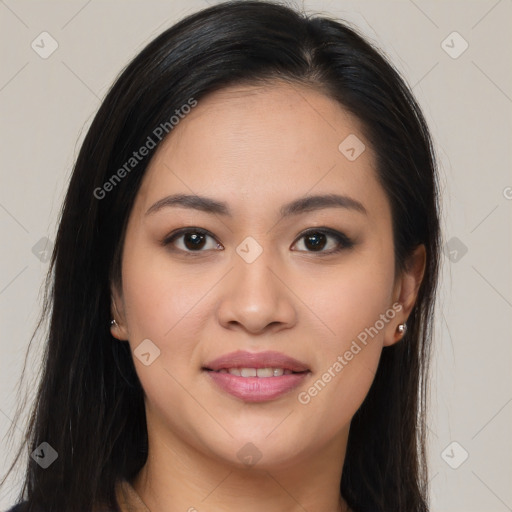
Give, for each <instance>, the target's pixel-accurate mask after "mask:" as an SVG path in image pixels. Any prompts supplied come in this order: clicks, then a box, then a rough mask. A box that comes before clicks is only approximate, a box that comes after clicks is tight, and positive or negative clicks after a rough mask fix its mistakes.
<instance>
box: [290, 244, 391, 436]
mask: <svg viewBox="0 0 512 512" xmlns="http://www.w3.org/2000/svg"><path fill="white" fill-rule="evenodd" d="M380 254H381V255H382V256H381V258H380V259H378V258H374V257H372V258H368V259H366V258H364V257H361V258H360V259H359V260H358V263H354V264H351V265H347V267H346V268H345V269H343V268H340V269H339V271H337V272H335V273H333V274H332V276H331V279H329V282H328V283H327V282H326V283H324V286H323V287H322V288H321V289H320V288H318V289H316V291H315V292H313V294H312V295H310V297H311V300H312V303H313V304H314V311H315V312H318V316H319V317H320V318H321V319H322V321H323V324H325V326H326V327H327V328H328V331H325V332H327V333H328V334H327V335H326V336H324V337H322V338H321V339H319V340H317V346H318V349H317V353H318V354H321V356H319V359H318V361H317V363H318V368H317V371H316V372H315V375H314V377H313V378H312V379H311V381H310V383H309V386H307V387H306V388H305V389H304V390H303V391H302V393H301V394H300V395H299V396H298V397H297V401H298V403H299V404H301V406H302V407H304V409H305V411H307V414H308V415H312V416H315V417H317V418H318V419H319V420H320V421H323V422H325V424H326V425H330V427H327V430H329V429H332V433H334V432H335V431H336V429H338V428H339V427H340V425H343V424H346V423H348V422H349V421H350V419H351V418H352V416H353V415H354V414H355V412H356V411H357V409H358V408H359V406H360V405H361V403H362V402H363V400H364V398H365V396H366V394H367V393H368V391H369V389H370V386H371V384H372V382H373V379H374V376H375V373H376V371H377V367H378V364H379V360H380V355H381V351H382V342H383V335H384V330H385V328H386V327H387V325H388V324H389V322H390V321H391V320H392V318H393V317H394V315H395V312H394V310H393V308H392V304H391V299H392V287H393V270H394V260H393V257H392V252H389V253H386V252H384V253H380ZM386 254H389V256H388V257H386V256H385V255H386ZM386 312H387V313H388V316H386ZM381 315H383V316H384V320H382V318H383V316H381ZM312 428H313V426H312ZM326 434H327V432H326Z"/></svg>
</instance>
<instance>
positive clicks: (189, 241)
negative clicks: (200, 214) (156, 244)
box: [162, 228, 222, 252]
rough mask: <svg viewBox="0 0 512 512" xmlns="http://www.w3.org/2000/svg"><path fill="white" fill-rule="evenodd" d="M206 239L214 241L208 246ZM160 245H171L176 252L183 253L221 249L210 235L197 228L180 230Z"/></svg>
mask: <svg viewBox="0 0 512 512" xmlns="http://www.w3.org/2000/svg"><path fill="white" fill-rule="evenodd" d="M208 239H211V240H213V241H214V242H213V243H210V244H209V246H208ZM162 244H163V245H165V246H170V245H172V246H174V248H175V249H176V250H179V251H183V252H205V251H206V250H211V249H219V248H222V246H221V245H220V244H219V243H218V242H216V241H215V239H214V238H213V236H212V235H210V234H209V233H208V232H207V231H205V230H203V229H198V228H185V229H180V230H179V231H177V232H176V233H173V234H171V235H170V236H168V237H166V238H165V240H164V241H163V242H162Z"/></svg>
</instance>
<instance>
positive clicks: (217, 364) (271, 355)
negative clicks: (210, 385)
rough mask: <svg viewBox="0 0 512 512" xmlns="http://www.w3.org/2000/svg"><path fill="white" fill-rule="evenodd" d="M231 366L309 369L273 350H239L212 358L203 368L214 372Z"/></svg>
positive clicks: (302, 370)
mask: <svg viewBox="0 0 512 512" xmlns="http://www.w3.org/2000/svg"><path fill="white" fill-rule="evenodd" d="M232 368H255V369H258V368H282V369H283V370H289V371H291V372H294V373H300V372H306V371H309V368H308V367H307V366H306V365H305V364H303V363H301V362H300V361H298V360H297V359H294V358H292V357H289V356H287V355H285V354H282V353H281V352H274V351H267V352H247V351H244V350H239V351H237V352H231V353H230V354H225V355H223V356H221V357H219V358H217V359H214V360H213V361H210V362H208V363H206V364H205V365H204V367H203V369H205V370H212V371H216V372H218V371H219V370H222V369H224V370H230V369H232Z"/></svg>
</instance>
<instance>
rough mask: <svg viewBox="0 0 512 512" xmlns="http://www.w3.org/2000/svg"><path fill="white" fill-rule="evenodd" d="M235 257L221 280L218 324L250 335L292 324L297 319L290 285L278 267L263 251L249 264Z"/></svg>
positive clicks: (284, 327) (277, 329)
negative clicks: (232, 264)
mask: <svg viewBox="0 0 512 512" xmlns="http://www.w3.org/2000/svg"><path fill="white" fill-rule="evenodd" d="M235 258H236V259H235V263H234V267H235V268H233V270H232V271H231V272H229V273H228V275H227V276H226V278H225V279H226V281H225V282H224V283H223V288H222V292H221V298H220V305H219V306H218V308H217V315H218V320H219V323H220V324H221V325H222V326H223V327H225V328H227V329H241V330H245V331H247V332H249V333H251V334H259V333H262V332H264V331H272V332H277V331H279V330H282V329H287V328H290V327H292V326H293V325H294V324H295V322H296V321H297V310H296V307H295V304H294V297H295V296H294V293H293V291H292V289H293V285H292V286H290V284H288V283H287V282H286V281H287V279H286V276H285V275H284V272H283V271H282V269H281V267H280V266H277V265H275V264H273V265H272V263H271V262H270V261H269V259H267V258H266V257H265V251H263V253H262V254H261V255H260V256H259V257H258V258H257V259H256V260H255V261H253V262H252V263H247V262H246V261H244V260H243V259H242V258H239V257H238V256H235ZM280 269H281V270H280ZM291 284H292V283H291Z"/></svg>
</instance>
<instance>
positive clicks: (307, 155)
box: [139, 83, 386, 211]
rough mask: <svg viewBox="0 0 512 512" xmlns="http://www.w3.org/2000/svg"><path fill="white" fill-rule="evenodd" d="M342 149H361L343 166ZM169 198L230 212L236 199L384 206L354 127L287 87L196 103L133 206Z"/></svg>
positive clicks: (251, 89) (258, 203) (337, 111)
mask: <svg viewBox="0 0 512 512" xmlns="http://www.w3.org/2000/svg"><path fill="white" fill-rule="evenodd" d="M345 141H348V143H346V142H345ZM347 144H348V145H349V146H353V147H354V148H355V150H356V151H357V152H359V151H361V150H362V148H364V150H363V151H362V153H361V154H360V156H358V157H357V158H356V159H349V158H347V154H346V153H344V151H345V150H346V149H347ZM340 145H341V146H340ZM349 149H351V148H349ZM348 155H349V156H351V153H349V154H348ZM176 191H179V192H184V193H188V194H190V193H196V194H200V193H204V194H207V195H214V196H216V197H218V198H219V199H220V200H223V201H227V202H229V203H230V204H231V203H233V204H234V210H235V211H236V206H237V205H236V204H235V203H236V201H238V200H240V201H242V200H243V201H244V204H245V205H246V206H254V207H258V209H261V207H262V206H264V205H265V204H267V203H268V204H271V203H274V202H280V203H281V202H286V200H291V199H294V198H296V197H298V196H301V195H306V194H313V193H315V194H316V193H326V192H338V193H343V194H350V195H354V196H358V197H357V199H358V200H359V201H361V202H363V203H366V202H368V203H373V204H375V206H376V207H377V208H378V207H380V208H385V206H386V205H385V203H386V198H385V194H384V191H383V189H382V188H381V186H380V184H379V182H378V180H377V178H376V170H375V158H374V154H373V150H372V148H371V147H370V146H369V144H368V143H367V141H366V140H365V137H364V135H363V130H362V125H361V123H360V121H359V120H358V119H357V118H356V117H355V116H353V115H351V114H350V113H348V112H347V111H346V110H344V109H343V107H342V106H341V105H340V104H339V103H338V102H336V101H334V100H332V99H330V98H329V97H327V96H326V95H324V94H322V93H321V92H319V91H317V90H314V89H312V88H308V87H304V86H299V85H291V84H287V83H275V84H272V85H268V84H267V85H247V86H233V87H229V88H225V89H222V90H220V91H217V92H215V93H212V94H210V95H208V96H207V97H205V98H203V99H201V100H200V101H199V102H198V105H197V106H196V107H195V108H194V109H193V110H192V111H191V112H190V113H189V114H187V115H186V116H184V118H183V119H181V120H180V122H179V124H178V125H177V126H175V127H174V129H173V131H172V132H171V133H170V135H169V136H168V137H167V138H166V139H165V140H164V141H163V142H162V144H161V145H160V147H159V148H158V150H157V152H156V154H155V155H154V157H153V159H152V161H151V162H150V165H149V166H148V169H147V171H146V176H145V177H144V180H143V183H142V186H141V190H140V191H139V199H140V201H139V202H142V203H143V205H144V206H146V207H149V203H151V202H154V201H156V200H158V199H160V198H161V197H163V196H164V195H166V194H167V193H172V192H176Z"/></svg>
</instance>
